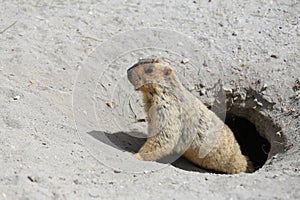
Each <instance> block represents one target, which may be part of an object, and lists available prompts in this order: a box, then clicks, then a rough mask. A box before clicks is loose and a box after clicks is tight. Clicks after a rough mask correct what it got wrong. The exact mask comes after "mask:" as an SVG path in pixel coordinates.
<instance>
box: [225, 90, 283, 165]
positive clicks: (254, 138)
mask: <svg viewBox="0 0 300 200" xmlns="http://www.w3.org/2000/svg"><path fill="white" fill-rule="evenodd" d="M255 99H260V101H262V102H263V103H264V104H263V106H258V105H257V102H256V101H255ZM229 100H230V101H229V102H233V101H232V99H229ZM227 106H228V111H227V113H226V119H225V123H226V124H227V125H228V126H229V127H230V128H231V130H232V131H233V133H234V136H235V138H236V140H237V141H238V143H239V145H240V147H241V151H242V153H243V154H244V155H246V156H247V157H248V158H249V159H250V160H251V161H252V163H253V165H254V169H255V171H256V170H258V169H259V168H261V167H263V165H264V164H265V163H266V161H267V160H268V159H270V158H272V157H273V156H274V155H276V154H278V153H283V152H285V147H286V138H285V137H284V135H283V132H282V128H281V127H280V126H279V125H278V123H276V121H275V119H273V118H272V117H271V116H270V115H268V114H267V112H268V111H269V110H272V106H273V105H270V104H268V103H267V102H266V101H264V100H263V99H262V97H261V96H260V94H259V93H257V92H256V91H254V90H248V91H247V97H246V100H243V101H237V102H235V103H231V104H230V105H227Z"/></svg>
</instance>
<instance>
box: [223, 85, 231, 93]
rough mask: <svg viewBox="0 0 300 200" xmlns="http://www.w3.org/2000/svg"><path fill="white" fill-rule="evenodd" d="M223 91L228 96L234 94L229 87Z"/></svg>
mask: <svg viewBox="0 0 300 200" xmlns="http://www.w3.org/2000/svg"><path fill="white" fill-rule="evenodd" d="M223 90H224V92H225V93H226V94H232V89H231V88H229V87H225V86H224V87H223Z"/></svg>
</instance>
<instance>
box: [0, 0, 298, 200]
mask: <svg viewBox="0 0 300 200" xmlns="http://www.w3.org/2000/svg"><path fill="white" fill-rule="evenodd" d="M299 13H300V2H299V1H297V0H287V1H283V0H282V1H275V0H274V1H271V0H270V1H269V0H268V1H260V0H254V1H251V3H249V1H230V0H222V1H221V0H212V1H208V0H206V1H200V0H196V1H163V2H162V1H151V2H150V1H135V0H128V1H115V0H112V1H101V3H100V2H96V1H71V0H53V1H33V0H29V1H21V0H19V1H17V0H15V1H14V0H12V1H8V0H2V1H0V80H1V84H0V94H1V95H0V166H1V170H0V199H94V198H95V199H153V198H157V199H300V192H299V191H300V174H299V170H300V155H299V152H300V149H299V145H300V137H299V127H300V122H299V119H300V118H299V112H300V103H299V99H300V93H299V91H300V83H297V79H298V78H300V53H299V52H300V30H299V23H300V22H299V21H300V15H299ZM150 27H151V28H163V29H166V30H170V31H176V32H179V33H182V34H184V35H185V36H186V37H187V38H193V39H194V40H195V41H197V42H198V43H199V45H200V46H199V49H198V51H197V52H198V53H195V52H194V54H193V53H192V54H191V55H190V54H187V55H184V56H185V57H188V58H189V59H191V58H192V57H193V56H195V55H196V54H197V55H198V54H202V55H209V57H210V58H211V61H208V67H209V66H211V67H212V68H211V71H210V73H211V74H218V73H219V72H218V71H216V69H215V68H213V65H210V64H211V62H214V61H215V62H218V63H221V68H222V73H221V74H222V79H223V80H224V83H225V85H226V91H229V93H230V94H229V95H228V98H229V99H230V98H232V99H234V102H233V107H232V108H233V112H234V113H235V114H236V115H240V116H242V117H245V118H247V119H248V120H249V121H251V122H253V123H254V124H255V125H256V126H257V129H258V130H259V131H260V133H261V134H262V135H263V136H264V137H266V138H267V139H268V140H269V141H270V142H271V145H272V147H271V153H270V155H269V159H268V161H267V164H266V165H264V166H263V167H262V168H261V169H259V170H258V171H256V172H255V173H252V174H245V173H241V174H238V175H225V174H214V173H209V172H205V171H204V172H199V171H198V170H193V169H192V168H189V167H187V166H185V165H183V166H182V165H181V164H180V163H179V164H173V165H167V164H161V163H157V162H153V163H150V162H147V163H144V162H140V161H136V160H134V159H132V158H131V157H130V156H129V154H128V153H126V152H123V151H121V150H122V148H121V150H119V149H118V148H117V147H116V146H118V147H120V146H121V145H120V142H119V144H117V145H116V146H113V145H107V144H108V142H107V141H106V142H105V141H102V140H101V138H99V135H101V133H103V132H107V131H108V130H111V132H114V133H116V132H118V131H125V130H122V128H124V127H128V126H126V125H124V124H121V126H120V127H116V126H110V125H109V122H110V121H114V120H115V119H116V120H117V121H118V120H119V121H121V122H122V120H123V119H125V118H126V115H122V117H119V116H121V115H118V112H115V113H114V112H113V111H111V110H112V108H111V107H114V106H115V105H114V104H113V103H114V102H112V105H111V104H107V103H110V102H109V101H107V99H104V100H103V99H98V101H97V102H100V103H99V105H98V104H97V106H99V109H96V111H93V112H95V115H96V116H98V118H97V119H98V123H99V124H98V125H97V126H95V125H94V124H93V123H95V122H94V121H93V120H92V119H91V118H90V115H89V113H90V112H92V111H90V110H87V109H85V106H86V105H89V103H90V102H89V101H90V100H91V98H92V97H91V96H86V95H92V96H93V95H94V94H95V93H96V94H103V93H101V91H99V90H100V89H97V88H98V87H95V85H97V83H100V85H101V84H103V85H102V86H103V88H108V90H109V91H110V88H109V86H110V85H115V86H116V87H115V88H117V89H118V88H119V87H120V85H123V86H124V87H127V86H126V84H122V82H121V83H120V81H119V80H118V79H113V77H114V75H115V74H116V73H117V74H118V72H119V71H117V70H115V69H114V68H113V67H111V68H107V66H106V65H104V64H105V63H106V64H107V62H112V63H115V64H118V63H127V65H125V66H124V68H122V67H121V68H117V69H122V70H123V69H124V70H125V69H126V68H127V67H129V65H130V64H133V63H134V61H137V59H138V58H139V57H138V56H144V55H150V54H151V55H152V54H155V51H151V52H150V53H149V54H145V53H144V51H143V50H139V51H138V53H136V54H135V53H133V54H130V53H128V50H133V49H130V48H131V47H132V48H137V47H139V46H138V45H137V46H135V45H136V43H139V42H141V43H142V44H143V41H144V40H145V38H147V37H148V35H146V36H145V37H143V36H139V38H138V40H136V41H137V42H134V41H131V40H128V41H126V40H125V41H126V42H125V43H122V44H121V43H120V40H118V39H119V38H118V37H123V38H124V37H125V38H126V37H128V38H131V37H132V34H129V33H132V32H127V33H126V31H131V30H134V29H140V28H150ZM151 30H153V29H151ZM120 33H121V36H120ZM124 33H125V35H124ZM147 33H149V32H147ZM118 34H119V36H117V37H116V35H118ZM122 34H123V35H122ZM150 35H151V37H153V32H151V31H150ZM154 35H155V34H154ZM112 37H116V38H115V39H111V38H112ZM151 37H150V39H149V41H150V42H151V41H152V40H151ZM164 37H165V35H162V37H161V38H160V39H159V40H157V41H159V42H158V43H157V44H155V45H167V44H170V43H173V42H175V43H176V44H177V42H178V43H183V45H184V44H187V40H186V41H185V40H184V39H182V38H180V37H178V38H177V39H176V37H175V38H174V37H171V36H170V37H169V40H168V37H167V38H166V39H164ZM154 38H156V39H157V38H159V37H154ZM162 38H163V39H164V40H162ZM174 40H177V41H174ZM182 40H184V41H182ZM112 41H114V42H116V43H113V42H112ZM130 41H131V42H130ZM103 42H104V43H103ZM103 44H105V45H104V46H103ZM139 44H140V43H139ZM101 45H102V46H101ZM126 45H129V46H126ZM130 45H132V46H130ZM144 45H148V44H147V43H145V44H144ZM155 45H154V46H155ZM195 45H196V44H195ZM116 46H117V47H122V48H119V49H118V48H116ZM124 46H125V47H124ZM167 47H169V46H167ZM167 47H166V49H167V50H168V48H167ZM123 48H124V49H123ZM170 48H171V47H170ZM172 48H175V50H178V48H177V49H176V47H174V46H173V47H172ZM123 50H124V51H125V50H126V51H127V52H126V54H124V55H125V56H124V55H123V57H122V58H124V59H120V58H118V59H117V60H114V61H112V60H111V59H112V58H111V57H110V56H111V55H115V54H119V53H123V52H122V51H123ZM144 50H145V51H146V49H144ZM171 50H174V49H171ZM153 52H154V53H153ZM124 53H125V52H124ZM126 55H127V56H126ZM128 55H130V56H128ZM168 55H169V54H168ZM168 55H167V54H166V55H165V56H166V57H168ZM105 56H108V57H105ZM169 56H170V55H169ZM172 56H173V57H175V58H174V59H175V60H176V56H174V54H172ZM189 56H190V57H189ZM95 58H97V59H96V60H95ZM102 58H103V59H102ZM105 59H107V60H106V61H105ZM180 59H181V57H180V56H178V57H177V60H178V61H179V60H180ZM192 60H193V59H191V61H192ZM216 60H217V61H216ZM104 61H105V62H104ZM91 63H92V64H94V65H93V66H92V67H91V66H90V65H89V64H91ZM97 63H98V64H97ZM103 63H104V64H103ZM178 63H180V62H178ZM203 64H204V63H194V65H196V66H197V67H199V68H201V67H200V66H201V65H203ZM206 65H207V64H206ZM112 66H113V64H112ZM122 66H123V65H122ZM219 66H220V65H219ZM93 67H94V68H93ZM85 69H92V71H89V70H87V71H85ZM109 69H114V70H112V72H111V71H109ZM93 70H95V71H97V73H93ZM124 70H123V71H124ZM85 72H86V74H85ZM88 72H89V73H88ZM106 72H107V76H103V77H101V78H99V74H98V73H100V74H103V73H106ZM110 72H111V73H110ZM105 77H108V78H110V79H107V80H106V79H105ZM120 77H121V78H123V79H122V80H123V81H124V80H125V79H124V77H123V76H120ZM186 77H188V76H186ZM205 77H206V78H207V76H205ZM80 78H82V79H83V80H88V81H87V82H84V83H86V85H85V84H83V82H81V79H80ZM94 78H96V79H94ZM118 81H119V82H118ZM214 81H215V79H214V78H208V79H207V81H206V82H207V86H210V85H213V83H214ZM125 82H126V81H124V83H125ZM91 83H92V84H93V85H92V86H93V87H94V88H90V84H91ZM116 83H118V84H116ZM84 85H85V86H84ZM98 85H99V84H98ZM100 88H101V87H100ZM127 89H128V88H127ZM131 89H132V88H129V89H128V91H129V90H131ZM87 91H89V92H87ZM97 92H98V93H97ZM117 93H118V92H117ZM120 94H122V92H120ZM125 96H126V95H125ZM208 96H209V95H208ZM208 96H205V95H204V96H201V98H202V99H203V101H206V100H207V101H209V100H208V99H209V98H208ZM118 97H119V101H120V102H122V101H123V99H122V98H121V97H124V96H118ZM112 98H113V100H114V99H115V97H114V96H113V97H112ZM120 98H121V100H120ZM116 99H117V97H116ZM101 102H102V104H101ZM103 102H106V103H104V104H103ZM103 105H105V106H104V108H103V109H102V107H101V106H103ZM97 106H96V108H98V107H97ZM254 107H255V108H254ZM88 108H94V107H91V105H89V106H88ZM100 108H101V109H102V110H101V109H100ZM80 109H81V110H80ZM116 113H117V114H116ZM99 116H100V118H99ZM94 117H95V116H94ZM101 117H103V118H101ZM105 117H106V118H105ZM104 118H105V119H106V121H105V120H104ZM103 120H104V121H103ZM102 122H103V123H102ZM85 124H87V125H86V126H85ZM114 124H116V123H114ZM105 125H107V126H105ZM280 130H281V131H280ZM277 131H279V132H277ZM276 132H277V133H276ZM124 138H125V140H126V139H128V138H129V139H130V137H127V138H126V137H123V139H124ZM111 141H113V139H111ZM133 150H134V149H133ZM276 152H280V153H279V154H276V155H275V153H276ZM148 168H149V169H148ZM153 169H155V170H153ZM141 170H142V171H141ZM134 172H137V173H134Z"/></svg>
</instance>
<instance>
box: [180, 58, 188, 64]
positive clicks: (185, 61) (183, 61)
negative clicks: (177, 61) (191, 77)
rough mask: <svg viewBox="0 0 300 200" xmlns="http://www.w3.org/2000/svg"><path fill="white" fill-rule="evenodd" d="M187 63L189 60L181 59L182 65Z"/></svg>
mask: <svg viewBox="0 0 300 200" xmlns="http://www.w3.org/2000/svg"><path fill="white" fill-rule="evenodd" d="M188 62H190V60H189V59H187V58H184V59H182V61H181V63H182V64H186V63H188Z"/></svg>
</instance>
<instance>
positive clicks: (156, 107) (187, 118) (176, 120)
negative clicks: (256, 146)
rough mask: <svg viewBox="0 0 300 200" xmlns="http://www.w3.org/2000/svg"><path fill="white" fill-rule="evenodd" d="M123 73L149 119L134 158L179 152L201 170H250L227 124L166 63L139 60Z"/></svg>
mask: <svg viewBox="0 0 300 200" xmlns="http://www.w3.org/2000/svg"><path fill="white" fill-rule="evenodd" d="M127 77H128V80H129V81H130V82H131V84H132V85H133V86H134V87H135V90H138V91H141V92H142V93H143V98H144V99H143V100H144V110H145V112H146V114H147V123H148V136H147V140H146V142H145V144H144V145H143V146H142V147H141V148H140V150H139V151H138V153H136V154H134V157H136V158H138V159H140V160H145V161H155V160H159V159H161V158H163V157H165V156H168V155H170V154H172V153H179V154H183V155H184V156H185V157H186V158H187V159H189V160H190V161H192V162H193V163H195V164H196V165H199V166H201V167H203V168H206V169H211V170H215V171H219V172H224V173H228V174H234V173H239V172H250V171H252V165H251V162H250V161H249V160H248V158H247V157H246V156H244V155H243V154H242V152H241V150H240V146H239V144H238V143H237V141H236V139H235V137H234V135H233V133H232V131H231V130H230V129H229V127H228V126H227V125H226V124H224V122H223V121H222V120H221V119H220V118H219V117H218V116H217V115H216V114H215V113H213V112H212V111H211V110H209V109H208V108H207V107H206V106H205V105H204V104H203V103H202V102H201V101H200V100H199V99H198V98H197V97H195V96H194V95H193V94H192V93H190V92H189V91H188V90H187V89H185V88H184V86H183V85H182V84H181V82H180V81H179V79H178V78H177V77H176V75H175V74H174V72H173V70H172V68H171V66H170V65H169V64H168V63H167V62H164V61H163V60H160V59H142V60H140V61H139V62H138V63H136V64H135V65H133V66H132V67H131V68H129V69H128V70H127ZM212 128H213V131H212Z"/></svg>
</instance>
